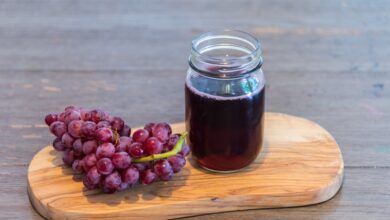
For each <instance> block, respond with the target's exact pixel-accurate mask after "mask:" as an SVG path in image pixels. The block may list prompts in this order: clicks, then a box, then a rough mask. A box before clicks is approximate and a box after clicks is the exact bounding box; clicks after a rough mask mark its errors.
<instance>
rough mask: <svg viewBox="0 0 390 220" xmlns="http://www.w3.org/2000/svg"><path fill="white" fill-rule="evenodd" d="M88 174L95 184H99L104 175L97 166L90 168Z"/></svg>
mask: <svg viewBox="0 0 390 220" xmlns="http://www.w3.org/2000/svg"><path fill="white" fill-rule="evenodd" d="M86 176H87V178H88V179H89V181H90V182H91V183H92V184H93V185H98V184H99V183H100V181H101V178H102V175H101V174H100V173H99V172H98V169H97V168H96V167H95V166H94V167H91V169H89V171H88V173H87V175H86Z"/></svg>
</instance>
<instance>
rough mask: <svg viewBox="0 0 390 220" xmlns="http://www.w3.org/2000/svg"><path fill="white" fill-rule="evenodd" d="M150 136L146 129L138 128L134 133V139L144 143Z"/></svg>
mask: <svg viewBox="0 0 390 220" xmlns="http://www.w3.org/2000/svg"><path fill="white" fill-rule="evenodd" d="M148 138H149V132H148V131H147V130H146V129H138V130H136V131H135V132H134V134H133V140H134V141H136V142H139V143H143V142H145V141H146V139H148Z"/></svg>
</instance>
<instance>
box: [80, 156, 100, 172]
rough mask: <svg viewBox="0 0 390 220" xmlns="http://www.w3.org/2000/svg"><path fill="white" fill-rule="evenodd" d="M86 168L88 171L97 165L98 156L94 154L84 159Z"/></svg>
mask: <svg viewBox="0 0 390 220" xmlns="http://www.w3.org/2000/svg"><path fill="white" fill-rule="evenodd" d="M83 160H84V167H86V168H87V169H89V168H91V167H93V166H95V165H96V161H97V159H96V155H95V154H94V153H90V154H88V155H86V156H85V157H84V159H83Z"/></svg>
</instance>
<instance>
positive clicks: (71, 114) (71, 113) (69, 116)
mask: <svg viewBox="0 0 390 220" xmlns="http://www.w3.org/2000/svg"><path fill="white" fill-rule="evenodd" d="M74 120H80V112H79V111H76V110H68V111H65V117H64V122H65V124H69V123H70V122H71V121H74Z"/></svg>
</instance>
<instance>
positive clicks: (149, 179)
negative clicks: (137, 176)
mask: <svg viewBox="0 0 390 220" xmlns="http://www.w3.org/2000/svg"><path fill="white" fill-rule="evenodd" d="M156 179H157V175H156V174H155V173H154V172H153V171H152V170H151V169H147V170H145V171H143V172H142V173H141V182H142V184H144V185H149V184H151V183H153V182H154V181H155V180H156Z"/></svg>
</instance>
